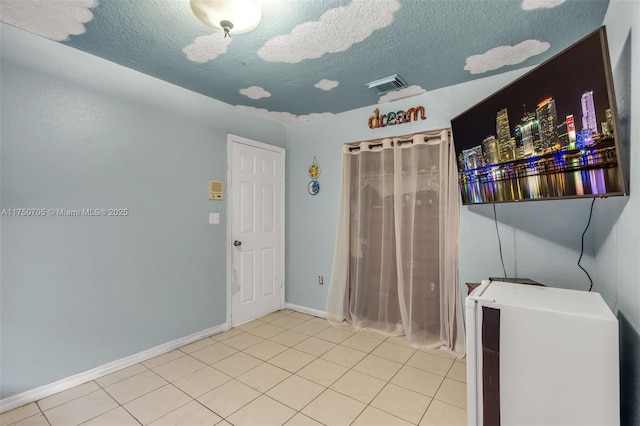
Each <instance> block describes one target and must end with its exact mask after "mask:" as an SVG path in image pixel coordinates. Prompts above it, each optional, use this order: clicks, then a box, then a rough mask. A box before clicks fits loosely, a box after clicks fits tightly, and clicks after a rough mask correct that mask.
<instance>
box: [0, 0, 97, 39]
mask: <svg viewBox="0 0 640 426" xmlns="http://www.w3.org/2000/svg"><path fill="white" fill-rule="evenodd" d="M96 5H97V2H96V1H95V0H71V1H70V0H67V1H51V0H29V1H25V0H2V1H0V21H2V22H6V23H7V24H9V25H13V26H14V27H18V28H22V29H23V30H27V31H30V32H32V33H35V34H38V35H41V36H43V37H46V38H48V39H51V40H55V41H64V40H67V39H68V38H69V36H71V35H79V34H84V32H85V31H86V30H85V27H84V24H86V23H87V22H89V21H91V20H92V19H93V13H92V12H91V10H90V9H91V8H92V7H95V6H96Z"/></svg>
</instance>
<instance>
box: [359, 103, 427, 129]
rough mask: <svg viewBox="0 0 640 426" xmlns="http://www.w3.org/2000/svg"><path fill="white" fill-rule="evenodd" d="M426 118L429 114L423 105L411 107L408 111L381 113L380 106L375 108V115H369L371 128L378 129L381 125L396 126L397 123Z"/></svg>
mask: <svg viewBox="0 0 640 426" xmlns="http://www.w3.org/2000/svg"><path fill="white" fill-rule="evenodd" d="M418 117H419V118H420V120H426V119H427V116H426V114H425V112H424V107H423V106H417V107H413V108H409V109H408V110H407V111H402V110H400V111H397V112H389V113H386V114H382V115H381V114H380V110H378V108H376V109H374V110H373V115H372V116H371V117H369V128H370V129H378V128H380V127H387V126H395V125H396V124H402V123H410V122H411V121H412V120H413V121H418Z"/></svg>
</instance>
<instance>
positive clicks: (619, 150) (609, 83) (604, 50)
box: [451, 25, 629, 206]
mask: <svg viewBox="0 0 640 426" xmlns="http://www.w3.org/2000/svg"><path fill="white" fill-rule="evenodd" d="M595 34H598V38H599V41H600V52H601V60H602V64H603V69H604V74H605V76H604V79H605V84H606V87H607V98H608V100H609V109H611V115H612V119H613V136H614V144H615V147H616V156H617V162H618V173H619V178H620V179H621V181H622V188H623V191H621V192H607V193H604V194H584V195H563V196H556V197H541V198H521V199H517V200H492V201H481V202H464V197H462V188H461V187H460V178H459V172H460V170H459V169H458V192H459V193H460V196H461V200H462V204H463V205H467V206H473V205H481V204H495V203H519V202H526V201H550V200H567V199H578V198H606V197H615V196H627V195H629V180H628V178H627V177H628V176H629V174H628V170H626V168H625V162H624V161H623V155H625V154H628V153H624V152H623V146H622V141H621V140H620V138H621V135H620V123H619V120H618V108H617V105H616V99H615V90H614V86H613V73H612V69H611V58H610V56H609V45H608V42H607V31H606V27H605V26H604V25H603V26H602V27H600V28H598V29H597V30H595V31H593V32H591V33H589V34H587V35H586V36H584V37H583V38H581V39H580V40H578V41H576V42H575V43H573V44H571V45H570V46H569V47H567V48H566V49H563V50H562V51H561V52H559V53H556V54H555V55H553V56H552V57H551V58H549V59H547V60H545V61H544V62H542V63H541V64H539V65H537V66H536V67H535V68H534V69H532V70H530V71H528V72H526V73H525V74H523V75H521V76H520V77H518V78H516V79H515V80H514V81H512V82H511V83H509V84H507V85H506V86H504V87H502V88H501V89H499V90H497V91H495V92H494V93H492V94H491V95H489V96H487V97H485V98H484V99H482V100H481V101H479V102H477V103H475V104H474V105H473V106H471V107H470V108H467V109H466V110H465V111H464V112H462V113H460V114H458V115H456V116H455V117H454V118H453V119H451V130H452V134H453V143H454V146H455V131H454V129H453V127H454V125H453V123H454V122H455V121H456V120H457V119H459V118H461V117H463V116H465V115H466V114H468V113H469V112H471V111H473V110H474V109H475V108H477V107H479V106H481V105H482V104H483V103H485V102H487V101H489V100H491V99H492V98H494V97H496V96H499V95H500V94H501V93H503V92H504V91H506V90H508V89H510V88H512V86H515V85H517V84H519V83H520V82H521V81H522V80H524V79H525V78H527V77H529V76H530V75H531V74H534V73H539V72H540V70H541V69H543V68H544V67H545V66H546V65H548V64H549V63H550V62H552V61H554V60H555V59H556V58H558V57H560V56H563V55H566V54H567V52H569V51H571V50H572V49H573V48H574V47H576V46H578V45H580V44H581V43H582V42H584V41H586V40H587V39H589V38H590V37H592V36H594V35H595ZM455 152H456V161H455V163H456V167H459V165H458V160H457V157H458V150H455Z"/></svg>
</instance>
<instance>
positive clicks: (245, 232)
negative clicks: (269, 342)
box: [228, 135, 284, 325]
mask: <svg viewBox="0 0 640 426" xmlns="http://www.w3.org/2000/svg"><path fill="white" fill-rule="evenodd" d="M228 141H229V143H228V149H229V152H230V155H229V157H230V163H229V168H230V173H229V176H230V182H229V184H230V185H229V186H230V190H229V197H230V199H229V203H230V210H229V221H230V229H231V231H230V243H231V245H230V247H229V253H230V255H231V277H230V278H231V285H230V290H231V325H238V324H242V323H244V322H247V321H249V320H252V319H254V318H258V317H261V316H263V315H266V314H268V313H270V312H273V311H276V310H278V309H282V308H283V307H284V259H283V257H284V250H283V248H284V241H283V240H284V238H283V236H284V233H283V215H284V212H283V200H284V170H283V169H284V164H283V163H284V149H282V148H279V147H275V146H270V145H266V144H263V143H260V142H255V141H251V140H248V139H245V138H240V137H238V136H234V135H229V139H228Z"/></svg>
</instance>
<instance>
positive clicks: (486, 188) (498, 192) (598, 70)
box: [451, 27, 628, 204]
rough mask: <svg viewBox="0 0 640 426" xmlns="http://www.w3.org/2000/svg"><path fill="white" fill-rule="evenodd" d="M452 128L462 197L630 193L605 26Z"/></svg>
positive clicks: (474, 200) (470, 200) (490, 199)
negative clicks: (623, 161) (622, 155)
mask: <svg viewBox="0 0 640 426" xmlns="http://www.w3.org/2000/svg"><path fill="white" fill-rule="evenodd" d="M451 128H452V132H453V139H454V144H455V147H456V156H457V163H458V184H459V186H460V191H461V194H462V203H463V204H479V203H497V202H509V201H524V200H543V199H560V198H577V197H601V196H612V195H626V194H627V193H628V183H627V181H626V180H625V176H624V175H625V173H623V163H622V162H621V159H620V157H621V150H620V147H621V145H620V141H619V130H618V119H617V113H616V107H615V96H614V92H613V80H612V77H611V66H610V62H609V53H608V49H607V39H606V32H605V28H604V27H602V28H600V29H598V30H597V31H595V32H593V33H592V34H590V35H588V36H587V37H585V38H584V39H582V40H580V41H579V42H577V43H575V44H574V45H572V46H571V47H569V48H567V49H566V50H564V51H563V52H561V53H559V54H557V55H556V56H554V57H553V58H551V59H549V60H547V61H546V62H544V63H542V64H541V65H539V66H538V67H536V68H534V69H533V70H531V71H530V72H528V73H527V74H525V75H523V76H522V77H520V78H518V79H517V80H516V81H514V82H513V83H511V84H509V85H508V86H506V87H505V88H503V89H501V90H500V91H498V92H496V93H494V94H493V95H491V96H489V97H488V98H487V99H485V100H483V101H482V102H480V103H479V104H477V105H475V106H473V107H472V108H470V109H469V110H467V111H465V112H463V113H462V114H460V115H459V116H457V117H455V118H454V119H453V120H452V121H451Z"/></svg>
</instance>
